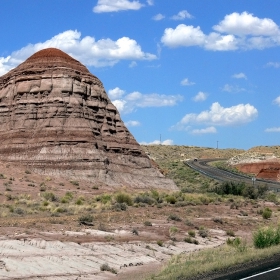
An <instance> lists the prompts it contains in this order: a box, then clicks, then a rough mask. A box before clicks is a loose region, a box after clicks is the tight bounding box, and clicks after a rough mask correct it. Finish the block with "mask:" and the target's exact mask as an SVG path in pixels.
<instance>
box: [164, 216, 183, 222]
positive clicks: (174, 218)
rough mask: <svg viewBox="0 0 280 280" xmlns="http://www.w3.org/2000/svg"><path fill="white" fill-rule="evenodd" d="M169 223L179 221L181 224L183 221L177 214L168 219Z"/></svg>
mask: <svg viewBox="0 0 280 280" xmlns="http://www.w3.org/2000/svg"><path fill="white" fill-rule="evenodd" d="M167 220H168V221H170V220H172V221H177V222H180V221H182V219H181V218H180V217H179V216H177V215H176V214H170V215H169V216H168V218H167Z"/></svg>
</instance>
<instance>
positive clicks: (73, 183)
mask: <svg viewBox="0 0 280 280" xmlns="http://www.w3.org/2000/svg"><path fill="white" fill-rule="evenodd" d="M70 183H71V184H72V185H74V186H79V185H80V184H79V182H78V181H70Z"/></svg>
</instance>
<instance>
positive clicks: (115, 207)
mask: <svg viewBox="0 0 280 280" xmlns="http://www.w3.org/2000/svg"><path fill="white" fill-rule="evenodd" d="M112 210H114V211H126V210H127V204H126V203H119V202H117V203H115V204H114V205H113V206H112Z"/></svg>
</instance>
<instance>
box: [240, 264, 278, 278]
mask: <svg viewBox="0 0 280 280" xmlns="http://www.w3.org/2000/svg"><path fill="white" fill-rule="evenodd" d="M278 269H280V267H277V268H273V269H270V270H267V271H264V272H261V273H258V274H255V275H252V276H249V277H246V278H242V279H240V280H246V279H250V278H254V277H256V276H259V275H263V274H266V273H269V272H271V271H275V270H278Z"/></svg>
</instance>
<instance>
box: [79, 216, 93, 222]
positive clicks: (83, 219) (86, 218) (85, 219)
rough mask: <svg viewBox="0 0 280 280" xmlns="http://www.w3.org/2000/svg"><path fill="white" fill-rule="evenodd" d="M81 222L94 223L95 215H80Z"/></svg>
mask: <svg viewBox="0 0 280 280" xmlns="http://www.w3.org/2000/svg"><path fill="white" fill-rule="evenodd" d="M79 222H80V224H92V222H93V216H92V215H90V214H87V215H83V216H81V217H79Z"/></svg>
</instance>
